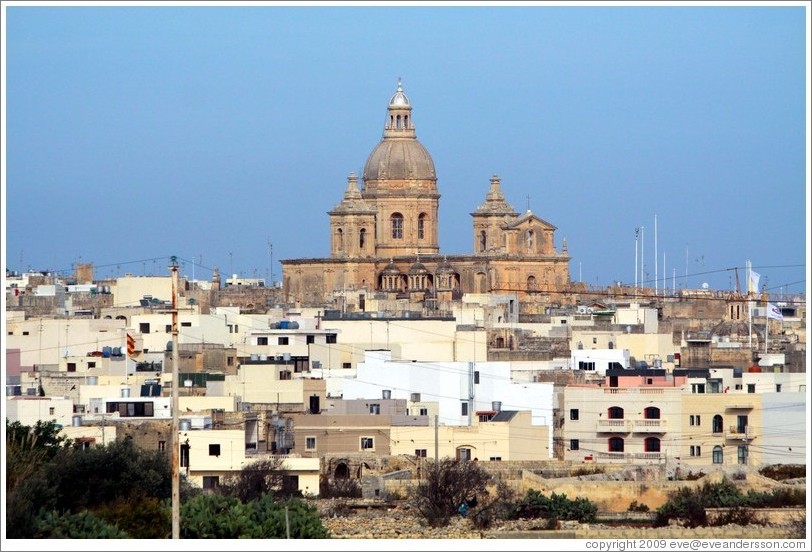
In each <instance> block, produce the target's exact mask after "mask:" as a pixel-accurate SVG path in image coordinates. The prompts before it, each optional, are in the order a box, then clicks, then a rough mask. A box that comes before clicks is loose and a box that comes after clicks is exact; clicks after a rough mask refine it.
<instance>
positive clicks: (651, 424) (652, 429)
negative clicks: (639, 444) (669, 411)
mask: <svg viewBox="0 0 812 552" xmlns="http://www.w3.org/2000/svg"><path fill="white" fill-rule="evenodd" d="M666 422H667V420H661V419H647V420H634V431H635V432H637V433H664V432H665V431H666V426H667V424H666Z"/></svg>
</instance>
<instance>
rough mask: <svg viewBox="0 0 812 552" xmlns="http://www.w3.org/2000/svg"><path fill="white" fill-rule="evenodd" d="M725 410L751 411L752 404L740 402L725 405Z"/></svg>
mask: <svg viewBox="0 0 812 552" xmlns="http://www.w3.org/2000/svg"><path fill="white" fill-rule="evenodd" d="M725 410H753V403H748V402H741V403H734V404H728V405H725Z"/></svg>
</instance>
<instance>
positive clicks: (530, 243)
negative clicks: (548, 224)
mask: <svg viewBox="0 0 812 552" xmlns="http://www.w3.org/2000/svg"><path fill="white" fill-rule="evenodd" d="M526 238H527V249H528V250H529V249H533V238H535V235H534V234H533V231H532V230H528V231H527V236H526Z"/></svg>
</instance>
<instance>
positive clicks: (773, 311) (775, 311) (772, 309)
mask: <svg viewBox="0 0 812 552" xmlns="http://www.w3.org/2000/svg"><path fill="white" fill-rule="evenodd" d="M767 318H772V319H773V320H783V319H784V315H783V314H781V309H780V308H778V307H777V306H775V305H773V304H772V303H767Z"/></svg>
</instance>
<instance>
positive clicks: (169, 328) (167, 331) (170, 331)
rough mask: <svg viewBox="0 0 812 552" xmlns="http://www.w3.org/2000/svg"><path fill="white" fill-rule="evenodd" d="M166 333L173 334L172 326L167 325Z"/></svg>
mask: <svg viewBox="0 0 812 552" xmlns="http://www.w3.org/2000/svg"><path fill="white" fill-rule="evenodd" d="M166 333H172V324H167V325H166Z"/></svg>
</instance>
